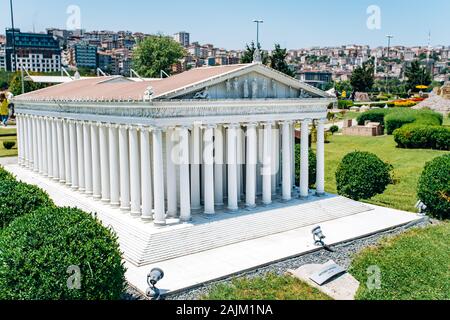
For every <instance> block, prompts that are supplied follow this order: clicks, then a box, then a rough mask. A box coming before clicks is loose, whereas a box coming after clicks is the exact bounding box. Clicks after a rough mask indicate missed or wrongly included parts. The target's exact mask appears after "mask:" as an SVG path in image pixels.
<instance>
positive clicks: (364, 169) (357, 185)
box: [336, 151, 393, 201]
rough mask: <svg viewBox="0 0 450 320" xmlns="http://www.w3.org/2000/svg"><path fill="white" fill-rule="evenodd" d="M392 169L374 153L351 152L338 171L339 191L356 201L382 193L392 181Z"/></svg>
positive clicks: (337, 182)
mask: <svg viewBox="0 0 450 320" xmlns="http://www.w3.org/2000/svg"><path fill="white" fill-rule="evenodd" d="M392 169H393V168H392V166H391V165H390V164H387V163H384V162H383V161H382V160H381V159H380V158H378V157H377V156H376V155H375V154H373V153H369V152H359V151H356V152H352V153H349V154H347V155H346V156H345V157H344V158H343V159H342V161H341V163H340V165H339V167H338V169H337V171H336V185H337V190H338V193H339V195H341V196H344V197H348V198H350V199H353V200H356V201H359V200H361V199H363V200H365V199H370V198H372V197H374V196H375V195H377V194H382V193H383V192H384V191H385V190H386V188H387V186H388V185H389V184H391V183H392V176H391V171H392Z"/></svg>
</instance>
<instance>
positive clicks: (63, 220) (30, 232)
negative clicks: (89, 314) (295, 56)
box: [0, 208, 125, 300]
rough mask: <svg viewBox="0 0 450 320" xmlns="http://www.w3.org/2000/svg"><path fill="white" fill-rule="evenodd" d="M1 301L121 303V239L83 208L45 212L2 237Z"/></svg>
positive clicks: (20, 221)
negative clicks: (118, 239) (106, 301)
mask: <svg viewBox="0 0 450 320" xmlns="http://www.w3.org/2000/svg"><path fill="white" fill-rule="evenodd" d="M0 248H1V250H0V300H116V299H120V298H121V295H122V294H123V292H124V290H125V276H124V274H125V268H124V266H123V263H122V258H121V253H120V250H119V245H118V243H117V238H116V236H115V235H113V234H112V232H111V231H110V230H109V229H107V228H105V227H103V226H102V225H101V224H100V223H99V222H98V221H97V220H96V219H94V218H92V217H91V216H90V215H88V214H87V213H85V212H83V211H80V210H78V209H71V208H41V209H39V210H37V211H35V212H33V213H31V214H28V215H26V216H23V217H20V218H18V219H16V220H15V221H14V222H13V223H12V224H11V225H10V226H9V227H8V228H6V229H4V230H3V232H1V233H0Z"/></svg>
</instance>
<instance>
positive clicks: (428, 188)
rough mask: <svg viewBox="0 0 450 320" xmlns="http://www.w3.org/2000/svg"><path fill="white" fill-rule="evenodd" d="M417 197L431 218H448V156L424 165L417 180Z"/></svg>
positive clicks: (449, 176)
mask: <svg viewBox="0 0 450 320" xmlns="http://www.w3.org/2000/svg"><path fill="white" fill-rule="evenodd" d="M417 195H418V197H419V199H420V200H421V201H422V202H423V203H424V204H425V205H426V206H427V212H428V213H429V214H430V215H431V216H432V217H435V218H438V219H449V218H450V154H447V155H444V156H441V157H439V158H436V159H434V160H433V161H431V162H429V163H427V164H426V165H425V169H424V170H423V172H422V176H421V177H420V179H419V185H418V190H417Z"/></svg>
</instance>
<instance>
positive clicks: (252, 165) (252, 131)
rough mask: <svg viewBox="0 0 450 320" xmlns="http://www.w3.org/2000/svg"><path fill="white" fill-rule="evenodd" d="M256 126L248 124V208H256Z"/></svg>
mask: <svg viewBox="0 0 450 320" xmlns="http://www.w3.org/2000/svg"><path fill="white" fill-rule="evenodd" d="M257 145H258V141H257V132H256V124H255V123H249V124H247V160H246V176H247V177H246V206H247V208H249V209H252V208H255V207H256V165H257V162H258V150H257Z"/></svg>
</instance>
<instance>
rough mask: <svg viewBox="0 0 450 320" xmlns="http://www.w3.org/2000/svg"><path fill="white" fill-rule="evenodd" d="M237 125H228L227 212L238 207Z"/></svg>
mask: <svg viewBox="0 0 450 320" xmlns="http://www.w3.org/2000/svg"><path fill="white" fill-rule="evenodd" d="M238 128H239V125H237V124H230V125H229V126H228V135H227V147H228V148H227V156H228V161H227V162H228V210H230V211H237V210H238V209H239V206H238V185H237V184H238V176H237V174H238V170H237V147H238V144H237V130H238Z"/></svg>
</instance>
